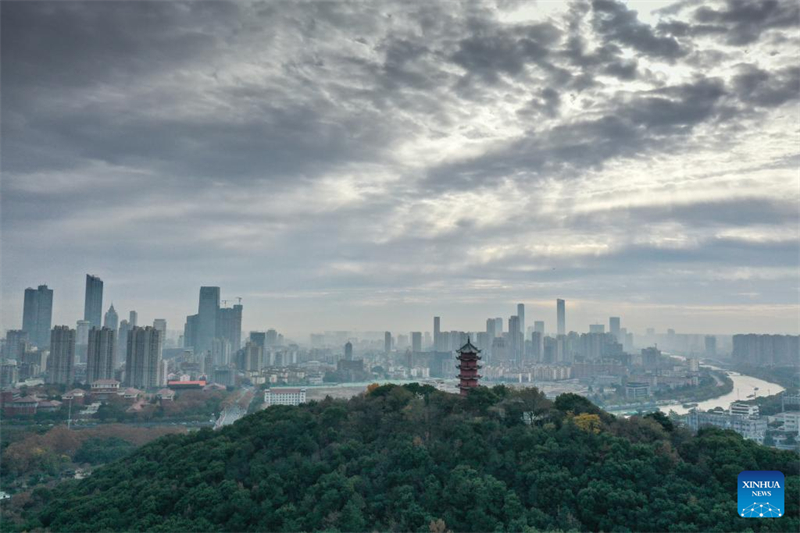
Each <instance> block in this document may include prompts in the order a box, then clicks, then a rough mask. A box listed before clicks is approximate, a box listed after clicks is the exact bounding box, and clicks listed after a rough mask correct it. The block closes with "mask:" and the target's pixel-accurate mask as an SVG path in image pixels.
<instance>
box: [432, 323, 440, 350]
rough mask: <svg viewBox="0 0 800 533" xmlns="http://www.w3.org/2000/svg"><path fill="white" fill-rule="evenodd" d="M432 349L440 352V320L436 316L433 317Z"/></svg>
mask: <svg viewBox="0 0 800 533" xmlns="http://www.w3.org/2000/svg"><path fill="white" fill-rule="evenodd" d="M433 349H434V351H437V352H441V351H442V330H441V319H440V318H439V317H438V316H435V317H433Z"/></svg>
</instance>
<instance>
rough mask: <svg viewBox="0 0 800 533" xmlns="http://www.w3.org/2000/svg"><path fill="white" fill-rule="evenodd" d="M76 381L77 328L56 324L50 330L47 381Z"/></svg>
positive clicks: (64, 382) (61, 382) (63, 382)
mask: <svg viewBox="0 0 800 533" xmlns="http://www.w3.org/2000/svg"><path fill="white" fill-rule="evenodd" d="M73 381H75V330H74V329H70V328H69V326H56V327H54V328H53V330H52V331H51V332H50V357H49V358H48V360H47V382H48V383H58V384H61V385H72V382H73Z"/></svg>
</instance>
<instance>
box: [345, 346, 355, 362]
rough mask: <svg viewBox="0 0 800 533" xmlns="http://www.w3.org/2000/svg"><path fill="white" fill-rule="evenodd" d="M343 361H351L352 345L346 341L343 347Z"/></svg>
mask: <svg viewBox="0 0 800 533" xmlns="http://www.w3.org/2000/svg"><path fill="white" fill-rule="evenodd" d="M344 360H345V361H352V360H353V343H352V342H350V341H347V342H346V343H345V345H344Z"/></svg>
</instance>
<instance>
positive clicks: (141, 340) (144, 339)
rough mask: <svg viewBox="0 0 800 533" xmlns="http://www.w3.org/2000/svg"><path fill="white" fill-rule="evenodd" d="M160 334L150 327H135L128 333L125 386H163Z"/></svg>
mask: <svg viewBox="0 0 800 533" xmlns="http://www.w3.org/2000/svg"><path fill="white" fill-rule="evenodd" d="M161 342H162V340H161V332H159V331H158V330H157V329H155V328H152V327H149V326H148V327H145V328H140V327H138V326H137V327H135V328H132V329H131V330H130V332H129V333H128V350H127V351H128V354H127V358H126V361H125V384H126V385H127V386H129V387H139V388H143V389H149V388H153V387H160V386H162V385H163V384H165V382H166V381H165V378H166V376H163V375H162V374H163V366H162V364H161V361H162V359H161V346H162V345H161Z"/></svg>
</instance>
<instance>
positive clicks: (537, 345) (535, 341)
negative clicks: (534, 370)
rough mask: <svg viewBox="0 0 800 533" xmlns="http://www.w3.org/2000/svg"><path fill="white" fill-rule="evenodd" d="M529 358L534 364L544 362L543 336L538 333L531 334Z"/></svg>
mask: <svg viewBox="0 0 800 533" xmlns="http://www.w3.org/2000/svg"><path fill="white" fill-rule="evenodd" d="M531 358H532V359H533V361H534V362H535V363H543V362H544V334H543V333H542V332H540V331H534V332H533V333H531Z"/></svg>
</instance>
